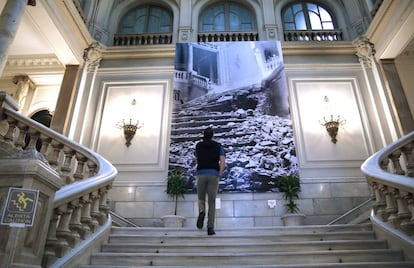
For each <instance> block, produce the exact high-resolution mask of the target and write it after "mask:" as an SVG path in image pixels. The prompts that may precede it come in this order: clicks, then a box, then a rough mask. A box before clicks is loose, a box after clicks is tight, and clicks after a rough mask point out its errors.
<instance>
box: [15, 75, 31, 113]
mask: <svg viewBox="0 0 414 268" xmlns="http://www.w3.org/2000/svg"><path fill="white" fill-rule="evenodd" d="M13 83H14V84H16V85H17V89H16V93H15V94H14V99H15V100H16V101H17V103H18V104H19V106H20V110H21V111H22V113H23V114H25V113H24V111H25V104H26V103H29V102H28V101H27V99H28V96H29V90H33V89H35V88H36V85H35V83H34V82H33V81H32V79H30V77H29V76H27V75H16V76H15V77H13ZM26 110H27V109H26Z"/></svg>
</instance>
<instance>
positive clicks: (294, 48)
mask: <svg viewBox="0 0 414 268" xmlns="http://www.w3.org/2000/svg"><path fill="white" fill-rule="evenodd" d="M281 47H282V51H283V56H295V55H298V56H302V55H306V56H309V55H354V54H355V52H356V50H355V46H354V45H353V44H352V42H346V41H334V42H333V41H332V42H320V41H306V42H305V41H297V42H282V43H281Z"/></svg>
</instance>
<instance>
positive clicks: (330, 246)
mask: <svg viewBox="0 0 414 268" xmlns="http://www.w3.org/2000/svg"><path fill="white" fill-rule="evenodd" d="M386 248H387V242H386V241H384V240H359V241H352V240H351V241H348V240H339V241H309V242H267V243H264V242H262V243H259V242H251V243H238V244H237V252H238V253H242V252H246V253H252V252H286V251H289V252H296V251H316V250H318V251H323V250H330V251H335V250H359V249H386ZM101 251H102V252H113V253H115V252H118V253H174V252H180V253H197V252H204V253H213V252H221V253H233V252H234V251H235V249H234V243H185V244H184V243H162V244H161V243H156V244H154V243H143V242H136V243H128V244H126V243H109V244H105V245H103V246H102V248H101Z"/></svg>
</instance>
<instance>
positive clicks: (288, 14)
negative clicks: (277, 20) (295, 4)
mask: <svg viewBox="0 0 414 268" xmlns="http://www.w3.org/2000/svg"><path fill="white" fill-rule="evenodd" d="M283 20H284V22H285V23H288V22H293V11H292V8H288V9H287V10H286V11H285V15H284V16H283Z"/></svg>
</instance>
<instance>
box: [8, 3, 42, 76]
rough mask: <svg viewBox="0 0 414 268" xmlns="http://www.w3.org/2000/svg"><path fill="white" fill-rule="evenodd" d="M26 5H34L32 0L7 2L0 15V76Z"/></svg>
mask: <svg viewBox="0 0 414 268" xmlns="http://www.w3.org/2000/svg"><path fill="white" fill-rule="evenodd" d="M26 5H32V6H35V5H36V1H34V0H31V1H30V0H29V1H27V0H7V2H6V4H5V6H4V8H3V11H2V12H1V15H0V75H1V74H3V70H4V67H5V66H6V62H7V55H8V52H9V49H10V45H11V44H12V42H13V40H14V36H15V35H16V32H17V29H18V28H19V24H20V21H21V19H22V16H23V12H24V7H25V6H26Z"/></svg>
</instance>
